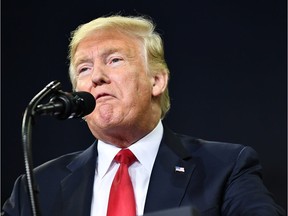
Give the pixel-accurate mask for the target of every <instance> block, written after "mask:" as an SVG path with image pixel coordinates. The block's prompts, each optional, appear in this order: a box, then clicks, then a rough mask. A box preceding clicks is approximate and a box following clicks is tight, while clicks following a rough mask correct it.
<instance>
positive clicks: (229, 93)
mask: <svg viewBox="0 0 288 216" xmlns="http://www.w3.org/2000/svg"><path fill="white" fill-rule="evenodd" d="M119 11H121V12H122V14H131V15H137V14H146V15H149V16H151V17H152V18H153V19H154V21H155V22H156V23H157V29H158V31H159V32H160V33H161V34H162V36H163V38H164V43H165V49H166V58H167V61H168V65H169V67H170V70H171V81H170V87H169V88H170V93H171V99H172V109H171V111H170V112H169V114H168V116H167V118H166V119H165V122H166V123H167V124H168V125H169V126H170V127H171V128H172V129H174V130H175V131H177V132H181V133H185V134H189V135H192V136H195V137H199V138H203V139H209V140H218V141H227V142H234V143H242V144H246V145H250V146H252V147H253V148H254V149H256V151H257V152H258V153H259V156H260V160H261V162H262V165H263V169H264V182H265V184H266V185H267V187H268V188H269V190H270V191H271V192H272V193H273V194H274V196H275V199H276V201H277V202H278V203H279V204H281V205H282V206H283V207H284V208H286V209H287V206H286V202H287V199H286V194H287V193H286V192H287V184H286V180H287V162H286V158H287V146H286V143H287V142H286V141H287V136H286V130H287V125H286V119H287V118H286V111H287V110H286V108H287V107H286V105H287V103H286V102H287V101H286V99H287V91H286V81H287V79H286V69H287V68H286V57H287V56H286V1H284V0H270V1H267V0H253V1H245V0H238V1H237V0H236V1H227V0H220V1H215V0H202V1H190V2H189V4H188V2H187V3H184V2H182V1H162V2H161V1H156V0H153V1H152V0H145V1H144V0H122V1H116V0H113V1H112V0H111V1H108V0H98V1H96V0H95V1H85V0H81V1H76V0H69V1H68V0H66V1H65V0H62V1H35V0H30V1H21V0H5V1H2V17H1V21H2V31H1V33H2V36H1V39H2V55H1V60H2V65H1V66H2V70H1V141H2V145H1V148H2V152H1V172H2V175H1V177H2V178H1V199H2V202H1V204H3V202H4V200H6V199H7V197H8V196H9V194H10V192H11V190H12V187H13V182H14V181H15V179H16V178H17V176H19V175H20V174H21V173H23V172H25V169H24V164H23V161H24V160H23V153H22V147H21V122H22V114H23V111H24V110H25V107H26V106H27V105H28V102H29V101H30V100H31V99H32V97H34V96H35V95H36V93H38V92H39V91H40V90H41V89H43V88H44V86H46V85H47V84H48V83H49V82H50V81H52V80H59V81H61V83H62V86H63V87H62V89H63V90H64V91H71V85H70V83H69V81H68V72H67V71H68V61H67V58H66V56H67V46H68V42H69V36H70V32H71V31H72V30H74V29H75V28H76V27H77V26H78V25H79V24H81V23H84V22H87V21H90V20H91V19H93V18H96V17H98V16H101V15H106V14H110V13H117V12H119ZM92 142H93V137H92V136H91V135H90V133H89V131H88V129H87V128H86V126H85V124H84V123H83V122H81V121H79V120H67V121H59V120H57V119H54V118H51V117H42V118H40V119H38V121H37V122H36V124H35V126H34V127H33V136H32V143H33V157H34V165H35V166H37V165H39V164H41V163H43V162H45V161H47V160H50V159H52V158H54V157H57V156H59V155H61V154H64V153H68V152H71V151H76V150H79V149H84V148H86V147H87V146H89V145H90V144H91V143H92Z"/></svg>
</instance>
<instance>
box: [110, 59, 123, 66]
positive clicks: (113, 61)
mask: <svg viewBox="0 0 288 216" xmlns="http://www.w3.org/2000/svg"><path fill="white" fill-rule="evenodd" d="M121 61H123V58H120V57H113V58H111V59H109V61H108V64H109V65H115V64H116V65H118V64H119V63H120V62H121Z"/></svg>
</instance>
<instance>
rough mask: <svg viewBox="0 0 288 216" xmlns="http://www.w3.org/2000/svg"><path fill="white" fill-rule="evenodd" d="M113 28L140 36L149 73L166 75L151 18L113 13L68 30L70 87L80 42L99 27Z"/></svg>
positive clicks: (164, 103)
mask: <svg viewBox="0 0 288 216" xmlns="http://www.w3.org/2000/svg"><path fill="white" fill-rule="evenodd" d="M103 29H114V30H118V31H120V32H122V33H125V34H128V35H132V36H135V37H137V38H139V39H140V40H141V41H142V42H143V44H144V49H145V51H146V54H147V56H146V58H147V63H148V71H149V73H151V74H152V75H153V74H157V73H158V72H165V73H167V75H168V77H169V69H168V66H167V63H166V61H165V58H164V48H163V41H162V39H161V37H160V35H159V34H158V33H157V32H156V31H155V25H154V23H153V22H152V20H151V19H148V18H146V17H143V16H135V17H132V16H121V15H113V16H109V17H100V18H97V19H94V20H92V21H90V22H88V23H86V24H83V25H80V26H79V27H78V28H77V29H76V30H75V31H73V32H72V33H71V41H70V45H69V56H68V57H69V60H70V67H69V75H70V80H71V83H72V86H73V89H75V87H76V83H77V74H76V69H75V65H74V55H75V52H76V49H77V47H78V45H79V43H80V42H81V41H82V40H83V39H85V38H87V37H88V36H89V35H91V34H93V33H94V32H96V31H98V30H103ZM160 106H161V111H162V112H161V118H162V119H163V118H164V117H165V115H166V113H167V112H168V110H169V109H170V98H169V92H168V87H167V88H166V89H165V91H164V92H163V94H162V95H161V96H160Z"/></svg>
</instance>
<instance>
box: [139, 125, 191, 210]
mask: <svg viewBox="0 0 288 216" xmlns="http://www.w3.org/2000/svg"><path fill="white" fill-rule="evenodd" d="M194 168H195V164H193V162H192V158H191V155H189V154H188V152H187V151H186V149H185V148H184V146H183V144H182V143H181V141H180V140H179V139H178V138H177V137H176V136H175V135H174V134H173V133H172V132H171V131H170V130H169V129H168V128H166V127H164V136H163V139H162V141H161V144H160V147H159V151H158V154H157V157H156V160H155V163H154V166H153V170H152V173H151V178H150V184H149V188H148V192H147V197H146V203H145V210H144V211H145V213H148V212H153V211H158V210H161V209H168V208H173V207H178V206H180V204H181V201H182V199H183V197H184V195H185V192H186V188H187V186H188V184H189V182H190V178H191V175H192V173H193V170H194Z"/></svg>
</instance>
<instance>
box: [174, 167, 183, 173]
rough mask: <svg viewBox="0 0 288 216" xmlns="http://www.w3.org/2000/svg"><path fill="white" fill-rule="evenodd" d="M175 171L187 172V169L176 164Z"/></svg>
mask: <svg viewBox="0 0 288 216" xmlns="http://www.w3.org/2000/svg"><path fill="white" fill-rule="evenodd" d="M175 172H181V173H184V172H185V169H184V167H180V166H175Z"/></svg>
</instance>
